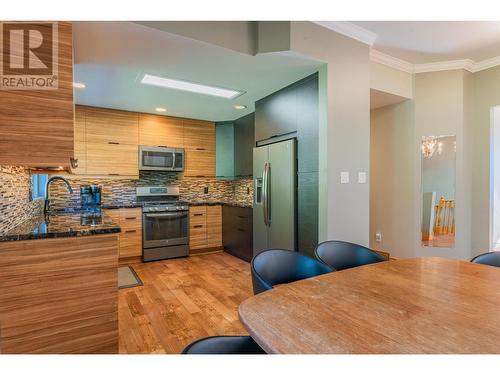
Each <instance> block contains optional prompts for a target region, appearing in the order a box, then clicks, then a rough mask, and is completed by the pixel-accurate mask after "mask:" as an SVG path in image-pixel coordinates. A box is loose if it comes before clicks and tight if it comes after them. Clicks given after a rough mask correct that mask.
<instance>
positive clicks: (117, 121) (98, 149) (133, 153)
mask: <svg viewBox="0 0 500 375" xmlns="http://www.w3.org/2000/svg"><path fill="white" fill-rule="evenodd" d="M82 129H84V130H82ZM83 134H85V138H83V139H82V136H83ZM75 137H76V138H75V146H76V145H78V149H77V150H78V158H77V160H78V167H77V168H74V169H73V170H72V172H73V173H75V174H86V175H103V176H125V177H132V178H134V177H135V178H137V177H138V176H139V167H138V163H139V160H138V154H139V147H138V142H139V114H138V113H134V112H127V111H117V110H112V109H105V108H94V107H84V106H77V107H76V122H75Z"/></svg>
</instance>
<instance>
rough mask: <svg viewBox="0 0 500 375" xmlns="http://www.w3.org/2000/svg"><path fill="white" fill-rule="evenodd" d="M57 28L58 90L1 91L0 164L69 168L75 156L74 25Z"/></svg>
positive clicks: (63, 24)
mask: <svg viewBox="0 0 500 375" xmlns="http://www.w3.org/2000/svg"><path fill="white" fill-rule="evenodd" d="M57 27H58V60H57V77H58V87H57V89H53V90H30V89H27V90H17V89H16V90H8V89H6V88H5V87H4V88H2V89H0V165H1V164H4V165H20V166H27V167H39V168H53V167H63V168H64V169H67V170H69V169H70V164H71V162H70V160H71V159H72V158H73V157H74V141H73V137H74V135H73V132H74V129H73V125H74V103H73V36H72V25H71V23H70V22H58V23H57ZM37 53H39V54H42V55H44V54H46V52H45V51H44V50H42V51H37ZM5 57H6V56H4V55H3V54H2V56H0V58H2V59H4V58H5ZM42 58H43V57H42Z"/></svg>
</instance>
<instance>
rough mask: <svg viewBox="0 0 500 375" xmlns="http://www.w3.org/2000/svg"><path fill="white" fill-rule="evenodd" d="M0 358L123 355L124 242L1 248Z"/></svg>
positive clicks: (110, 237)
mask: <svg viewBox="0 0 500 375" xmlns="http://www.w3.org/2000/svg"><path fill="white" fill-rule="evenodd" d="M0 252H1V254H2V256H1V257H0V326H1V327H2V329H1V330H0V353H2V354H83V353H85V354H89V353H93V354H98V353H101V354H105V353H107V354H113V353H114V354H116V353H118V288H117V283H118V280H117V279H118V273H117V268H118V236H117V235H116V234H102V235H95V236H81V237H65V238H50V239H37V240H27V241H10V242H2V243H0Z"/></svg>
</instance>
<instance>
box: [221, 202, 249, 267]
mask: <svg viewBox="0 0 500 375" xmlns="http://www.w3.org/2000/svg"><path fill="white" fill-rule="evenodd" d="M222 242H223V245H224V250H225V251H226V252H227V253H229V254H231V255H234V256H235V257H238V258H240V259H243V260H245V261H247V262H250V261H251V260H252V257H253V211H252V208H251V207H237V206H228V205H224V206H223V207H222Z"/></svg>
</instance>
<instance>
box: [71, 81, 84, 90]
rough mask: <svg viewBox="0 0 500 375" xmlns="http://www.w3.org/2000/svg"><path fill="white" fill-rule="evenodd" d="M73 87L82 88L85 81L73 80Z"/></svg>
mask: <svg viewBox="0 0 500 375" xmlns="http://www.w3.org/2000/svg"><path fill="white" fill-rule="evenodd" d="M73 87H74V88H75V89H84V88H85V87H87V86H85V83H82V82H73Z"/></svg>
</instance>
